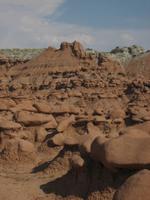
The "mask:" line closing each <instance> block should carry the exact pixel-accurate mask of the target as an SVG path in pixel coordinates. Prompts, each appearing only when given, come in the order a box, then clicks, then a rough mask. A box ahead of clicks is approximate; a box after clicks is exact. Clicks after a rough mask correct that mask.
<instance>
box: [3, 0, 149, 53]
mask: <svg viewBox="0 0 150 200" xmlns="http://www.w3.org/2000/svg"><path fill="white" fill-rule="evenodd" d="M65 1H66V0H26V1H25V0H0V48H12V47H16V48H29V47H35V48H36V47H47V46H58V45H59V44H60V43H61V42H62V41H69V42H71V41H74V40H79V41H80V42H82V43H83V45H85V46H86V47H93V48H97V49H100V50H106V49H108V50H110V49H112V48H114V47H115V46H128V45H132V44H140V45H143V46H144V47H145V48H149V46H148V45H149V43H150V39H149V35H150V30H146V29H145V30H144V29H143V30H127V29H125V30H119V29H92V28H90V27H81V26H79V25H75V24H67V23H59V22H56V21H55V20H54V18H51V17H53V16H55V15H57V14H58V13H61V10H60V9H59V8H60V6H61V5H62V4H63V3H64V2H65ZM47 16H50V19H51V20H47V18H46V17H47ZM52 19H53V20H52Z"/></svg>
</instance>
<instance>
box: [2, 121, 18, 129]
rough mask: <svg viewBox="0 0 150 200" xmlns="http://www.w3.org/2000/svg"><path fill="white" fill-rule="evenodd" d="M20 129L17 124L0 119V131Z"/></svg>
mask: <svg viewBox="0 0 150 200" xmlns="http://www.w3.org/2000/svg"><path fill="white" fill-rule="evenodd" d="M20 128H21V125H20V124H19V123H16V122H13V121H9V120H6V119H0V129H2V130H17V129H20Z"/></svg>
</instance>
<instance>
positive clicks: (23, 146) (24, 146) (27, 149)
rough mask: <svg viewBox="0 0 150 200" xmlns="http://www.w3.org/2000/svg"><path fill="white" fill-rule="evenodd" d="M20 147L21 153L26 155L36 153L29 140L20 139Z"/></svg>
mask: <svg viewBox="0 0 150 200" xmlns="http://www.w3.org/2000/svg"><path fill="white" fill-rule="evenodd" d="M18 147H19V150H20V151H21V152H24V153H33V152H35V147H34V145H33V144H32V143H31V142H29V141H27V140H23V139H20V140H19V144H18Z"/></svg>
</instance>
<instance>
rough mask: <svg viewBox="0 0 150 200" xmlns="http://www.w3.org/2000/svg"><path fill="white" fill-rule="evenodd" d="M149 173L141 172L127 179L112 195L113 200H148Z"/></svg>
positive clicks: (149, 192)
mask: <svg viewBox="0 0 150 200" xmlns="http://www.w3.org/2000/svg"><path fill="white" fill-rule="evenodd" d="M149 185H150V171H149V170H142V171H140V172H138V173H136V174H135V175H133V176H131V177H129V178H128V179H127V180H126V182H125V183H124V184H123V185H122V186H121V188H120V189H119V190H118V191H117V192H116V194H115V195H114V198H113V200H138V199H139V200H140V199H144V200H148V199H149V196H150V191H149Z"/></svg>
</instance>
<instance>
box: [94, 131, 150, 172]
mask: <svg viewBox="0 0 150 200" xmlns="http://www.w3.org/2000/svg"><path fill="white" fill-rule="evenodd" d="M149 155H150V136H149V135H147V134H143V135H142V136H141V137H139V135H138V134H135V133H134V134H133V135H132V134H124V135H122V136H119V137H116V138H112V139H109V140H108V141H103V140H102V138H101V137H97V138H96V139H95V140H94V142H93V143H92V147H91V156H92V158H94V159H95V160H97V161H100V162H101V163H103V164H104V166H105V167H107V168H109V169H112V170H113V169H115V168H128V169H143V168H145V167H147V166H150V156H149Z"/></svg>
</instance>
